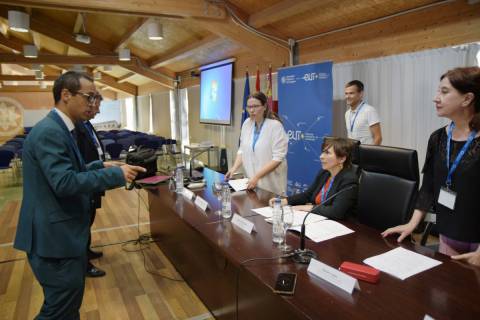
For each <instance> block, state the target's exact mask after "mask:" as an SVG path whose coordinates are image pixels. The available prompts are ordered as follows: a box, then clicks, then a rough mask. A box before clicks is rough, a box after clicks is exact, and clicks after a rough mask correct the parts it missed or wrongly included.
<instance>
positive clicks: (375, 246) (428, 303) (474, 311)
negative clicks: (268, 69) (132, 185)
mask: <svg viewBox="0 0 480 320" xmlns="http://www.w3.org/2000/svg"><path fill="white" fill-rule="evenodd" d="M204 176H205V179H206V187H205V188H204V189H202V190H200V191H196V192H195V193H196V194H197V195H198V196H201V197H202V198H204V199H205V200H206V201H207V202H208V203H209V206H210V208H209V209H208V210H207V212H202V211H201V210H200V209H199V208H197V207H196V206H195V205H194V203H193V201H190V200H187V199H185V198H184V197H182V196H177V195H176V194H175V193H172V192H170V191H169V190H168V188H167V187H166V186H160V187H158V188H156V189H150V192H149V203H150V218H151V224H152V226H151V230H152V234H153V235H154V236H159V238H160V239H164V241H165V243H166V242H168V241H170V240H169V239H168V237H176V236H177V233H173V231H172V232H171V233H169V230H165V228H166V226H167V228H168V224H163V225H162V223H163V222H162V219H163V218H162V217H163V216H165V215H167V214H172V215H174V218H175V219H178V220H179V221H181V223H182V224H184V226H186V227H188V228H186V229H185V228H183V227H182V228H183V229H182V231H179V232H181V233H182V235H181V238H178V239H177V240H178V241H177V242H175V245H176V248H177V249H169V247H168V246H167V245H165V247H162V245H160V247H161V248H162V249H165V250H164V253H165V254H166V255H167V256H168V257H169V258H170V259H171V261H172V263H173V264H174V265H175V266H176V267H177V270H179V272H180V273H181V274H182V276H184V277H185V278H186V281H187V282H188V283H189V284H190V285H191V286H192V288H193V289H194V290H195V291H196V292H197V294H198V295H199V296H200V298H201V299H202V300H204V302H205V303H206V305H207V307H209V308H210V309H211V310H212V308H211V306H210V305H209V300H208V299H210V298H209V297H208V296H207V294H206V293H205V297H203V296H204V294H203V291H204V290H203V286H205V283H203V284H202V285H201V286H199V285H196V281H197V278H196V277H195V276H194V275H192V272H195V271H191V270H190V269H188V267H187V266H186V265H188V264H189V263H190V262H191V263H193V264H195V259H198V261H197V265H196V268H197V269H198V272H199V273H200V275H197V276H199V277H202V275H201V270H200V269H201V264H199V263H200V260H201V259H202V257H201V255H200V253H198V252H197V254H196V256H191V257H188V256H186V255H187V253H186V252H187V251H185V253H182V252H183V251H182V250H183V248H179V244H181V243H182V241H185V243H187V241H189V240H188V239H189V238H188V237H190V236H192V237H195V239H194V240H193V241H194V242H199V241H205V243H207V245H208V246H209V247H210V248H211V249H212V250H214V251H215V252H216V253H218V254H219V255H220V256H223V257H224V258H225V259H226V261H228V263H230V264H232V265H233V266H234V268H237V269H240V267H239V266H240V264H241V263H242V262H243V261H245V260H247V259H251V258H269V257H277V256H280V255H281V254H282V253H281V252H280V250H278V249H277V246H276V245H275V244H274V243H273V242H272V225H271V224H269V223H267V222H266V221H265V220H264V217H262V216H260V215H256V214H255V213H254V212H253V211H252V210H251V209H252V208H258V207H264V206H266V205H267V203H268V199H270V198H271V197H272V194H271V193H269V192H266V191H264V190H257V191H256V192H240V193H237V194H233V196H232V209H233V212H235V213H237V214H239V215H241V216H243V217H245V218H246V219H248V220H250V221H252V222H253V223H254V224H255V229H256V232H253V233H252V234H248V233H246V232H244V231H243V230H241V229H240V228H238V227H236V226H234V225H232V224H231V223H230V222H229V221H225V220H223V219H222V218H221V217H219V216H218V215H216V214H215V211H216V210H218V209H219V208H220V203H219V201H218V200H217V198H216V196H215V195H214V194H213V192H212V188H211V185H212V183H213V181H215V180H217V181H218V180H223V175H221V174H219V173H216V172H214V171H211V170H209V169H205V171H204ZM167 211H168V213H167ZM165 221H166V220H165ZM342 223H343V224H344V225H346V226H347V227H349V228H350V229H353V230H354V231H355V232H354V233H352V234H349V235H345V236H341V237H337V238H334V239H331V240H327V241H323V242H320V243H314V242H313V241H310V240H308V239H307V240H306V247H307V248H309V249H312V250H314V251H315V252H316V253H317V255H318V257H317V259H318V260H319V261H321V262H323V263H326V264H328V265H329V266H331V267H334V268H338V267H339V266H340V264H341V263H342V262H344V261H351V262H355V263H362V261H363V260H364V259H366V258H368V257H371V256H374V255H378V254H381V253H384V252H387V251H389V250H391V249H394V248H396V247H398V246H399V244H398V243H397V242H396V237H392V238H389V239H383V238H382V237H381V235H380V231H378V230H375V229H372V228H370V227H368V226H365V225H360V224H357V223H355V222H353V221H349V222H342ZM172 226H173V225H172ZM173 229H174V227H172V230H173ZM185 233H191V234H189V235H187V234H185ZM162 234H163V235H165V237H164V238H161V235H162ZM167 235H168V236H167ZM179 237H180V236H179ZM192 239H193V238H192ZM161 241H162V240H161ZM161 241H160V242H161ZM172 241H173V240H172ZM299 242H300V241H299V235H298V233H295V232H289V233H288V235H287V243H288V244H290V245H292V246H293V247H295V248H298V246H299ZM400 245H401V246H402V247H404V248H407V249H409V250H413V251H415V252H418V253H422V254H424V255H426V256H428V257H431V258H434V259H437V260H440V261H442V262H443V263H442V264H441V265H439V266H437V267H435V268H433V269H430V270H427V271H425V272H422V273H419V274H417V275H415V276H412V277H410V278H407V279H406V280H403V281H402V280H399V279H397V278H395V277H393V276H390V275H388V274H386V273H383V272H382V273H381V274H380V281H379V282H378V283H377V284H371V283H367V282H363V281H360V287H361V290H359V291H358V290H355V291H354V292H353V294H352V295H350V294H348V293H346V292H344V291H342V290H341V289H339V288H336V287H334V286H333V285H331V284H329V283H327V282H326V281H324V280H321V279H318V278H316V277H314V276H312V275H310V274H309V273H307V266H306V265H300V264H296V263H294V262H293V261H291V260H290V259H272V260H257V261H252V262H249V263H246V264H245V265H244V266H243V268H241V269H242V270H243V271H245V272H247V273H248V277H250V278H251V279H250V280H245V281H246V282H248V281H254V282H256V283H255V285H260V286H263V287H265V288H266V291H265V292H271V290H272V288H273V286H274V283H275V279H276V277H277V275H278V273H280V272H295V273H297V284H296V288H295V294H294V295H293V296H278V295H276V296H277V297H278V298H277V297H276V298H275V299H277V300H278V301H277V302H276V303H279V304H285V306H286V308H287V309H288V310H290V311H291V312H293V313H294V314H295V315H296V316H297V317H298V318H305V319H318V318H325V319H337V318H348V319H363V318H367V317H372V316H374V317H376V318H386V317H389V318H393V319H397V318H398V319H400V318H402V319H423V317H424V316H425V314H428V315H430V316H432V317H433V318H435V319H453V318H455V319H480V303H479V302H480V299H479V297H480V268H475V267H472V266H469V265H467V264H465V263H462V262H457V261H452V260H450V258H449V257H447V256H444V255H442V254H439V253H436V252H433V251H431V250H430V249H427V248H425V247H421V246H419V245H413V244H411V243H402V244H400ZM189 246H190V247H191V248H193V245H189ZM185 250H187V249H185ZM197 250H200V249H197ZM165 251H166V252H165ZM200 251H201V250H200ZM182 254H183V256H182V257H181V258H180V255H182ZM193 254H195V252H194V253H191V252H190V253H188V255H193ZM189 259H190V260H189ZM176 262H178V263H176ZM207 262H208V261H207ZM192 266H193V265H192ZM197 269H195V270H197ZM204 272H207V273H208V272H209V271H208V270H204ZM203 277H204V278H205V279H206V278H208V276H206V275H203ZM205 279H204V280H205ZM252 279H253V280H252ZM198 281H201V279H199V280H198ZM229 281H230V280H229ZM240 281H242V278H240ZM239 286H240V294H242V288H241V287H242V282H240V284H239ZM243 294H244V295H249V294H250V293H248V292H247V293H245V292H244V291H243ZM260 307H261V306H260ZM252 308H253V309H252V310H257V311H255V312H258V310H260V309H255V308H254V307H252ZM247 309H248V308H247ZM215 315H216V316H217V314H215ZM244 318H248V317H244Z"/></svg>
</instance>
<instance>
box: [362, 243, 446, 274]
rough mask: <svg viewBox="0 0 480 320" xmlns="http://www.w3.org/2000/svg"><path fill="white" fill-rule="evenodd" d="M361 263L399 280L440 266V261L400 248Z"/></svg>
mask: <svg viewBox="0 0 480 320" xmlns="http://www.w3.org/2000/svg"><path fill="white" fill-rule="evenodd" d="M363 262H365V263H366V264H368V265H369V266H372V267H374V268H377V269H378V270H381V271H383V272H386V273H388V274H390V275H392V276H394V277H397V278H399V279H401V280H405V279H406V278H408V277H411V276H413V275H415V274H417V273H420V272H422V271H425V270H428V269H431V268H433V267H436V266H438V265H440V264H442V262H441V261H438V260H434V259H432V258H429V257H426V256H423V255H421V254H418V253H415V252H413V251H410V250H407V249H404V248H402V247H398V248H396V249H393V250H390V251H388V252H385V253H383V254H380V255H378V256H373V257H371V258H368V259H365V260H363Z"/></svg>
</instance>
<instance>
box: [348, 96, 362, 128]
mask: <svg viewBox="0 0 480 320" xmlns="http://www.w3.org/2000/svg"><path fill="white" fill-rule="evenodd" d="M364 105H365V101H362V103H361V104H360V106H359V107H358V109H357V112H355V116H354V117H353V119H352V114H351V113H350V132H353V126H354V125H355V120H357V116H358V114H359V113H360V110H362V107H363V106H364Z"/></svg>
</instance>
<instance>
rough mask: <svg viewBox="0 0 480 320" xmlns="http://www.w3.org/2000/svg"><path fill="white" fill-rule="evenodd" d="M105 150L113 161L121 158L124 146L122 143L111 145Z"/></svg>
mask: <svg viewBox="0 0 480 320" xmlns="http://www.w3.org/2000/svg"><path fill="white" fill-rule="evenodd" d="M105 150H107V152H108V154H109V155H110V158H111V159H113V160H116V159H119V158H120V153H121V152H122V150H123V146H122V145H121V144H120V143H110V144H109V145H107V146H105Z"/></svg>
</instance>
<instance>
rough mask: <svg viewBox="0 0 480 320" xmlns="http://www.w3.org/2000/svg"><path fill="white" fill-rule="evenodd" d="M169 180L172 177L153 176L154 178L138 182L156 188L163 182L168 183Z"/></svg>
mask: <svg viewBox="0 0 480 320" xmlns="http://www.w3.org/2000/svg"><path fill="white" fill-rule="evenodd" d="M168 179H170V176H152V177H148V178H144V179H141V180H137V181H136V182H137V183H139V184H144V185H151V186H154V185H157V184H159V183H161V182H164V181H167V180H168Z"/></svg>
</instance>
